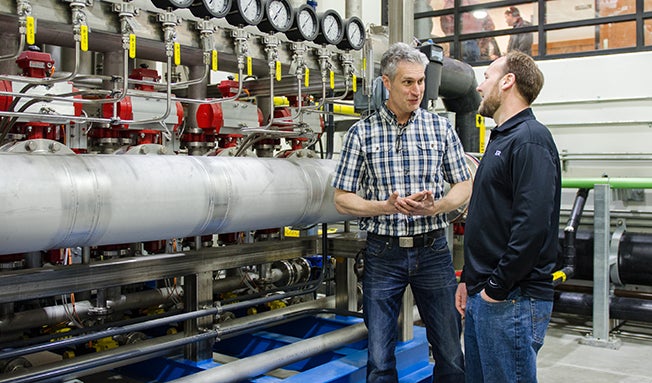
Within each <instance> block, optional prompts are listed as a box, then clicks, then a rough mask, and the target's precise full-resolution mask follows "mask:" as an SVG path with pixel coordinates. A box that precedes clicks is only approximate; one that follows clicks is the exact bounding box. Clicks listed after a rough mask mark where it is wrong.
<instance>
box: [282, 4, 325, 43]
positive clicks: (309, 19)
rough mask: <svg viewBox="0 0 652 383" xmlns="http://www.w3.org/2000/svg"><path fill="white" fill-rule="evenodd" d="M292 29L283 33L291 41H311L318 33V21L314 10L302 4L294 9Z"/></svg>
mask: <svg viewBox="0 0 652 383" xmlns="http://www.w3.org/2000/svg"><path fill="white" fill-rule="evenodd" d="M293 19H294V20H293V23H292V28H290V30H288V31H287V32H285V36H287V38H288V39H290V40H292V41H312V40H314V39H315V37H317V33H319V19H318V18H317V13H316V12H315V9H314V8H313V7H311V6H310V5H308V4H303V5H301V6H299V8H297V9H296V12H295V14H294V18H293Z"/></svg>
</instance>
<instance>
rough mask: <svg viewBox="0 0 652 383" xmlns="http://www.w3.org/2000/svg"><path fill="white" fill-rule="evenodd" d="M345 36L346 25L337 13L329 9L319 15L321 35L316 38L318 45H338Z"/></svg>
mask: <svg viewBox="0 0 652 383" xmlns="http://www.w3.org/2000/svg"><path fill="white" fill-rule="evenodd" d="M343 36H344V23H343V21H342V17H341V16H340V14H339V13H337V11H334V10H332V9H329V10H328V11H326V12H324V13H322V14H320V15H319V33H318V34H317V37H315V42H316V43H318V44H332V45H337V43H339V42H340V41H341V40H342V37H343Z"/></svg>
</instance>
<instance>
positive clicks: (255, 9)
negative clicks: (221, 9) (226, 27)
mask: <svg viewBox="0 0 652 383" xmlns="http://www.w3.org/2000/svg"><path fill="white" fill-rule="evenodd" d="M225 18H226V21H228V22H229V24H231V25H236V26H238V25H257V24H258V23H260V20H262V18H263V0H233V4H232V5H231V11H230V12H229V13H228V14H227V15H226V16H225Z"/></svg>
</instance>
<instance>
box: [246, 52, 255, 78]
mask: <svg viewBox="0 0 652 383" xmlns="http://www.w3.org/2000/svg"><path fill="white" fill-rule="evenodd" d="M252 74H254V71H253V69H252V65H251V56H247V76H251V75H252Z"/></svg>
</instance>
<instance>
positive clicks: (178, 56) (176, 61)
mask: <svg viewBox="0 0 652 383" xmlns="http://www.w3.org/2000/svg"><path fill="white" fill-rule="evenodd" d="M174 65H181V44H179V43H174Z"/></svg>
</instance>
